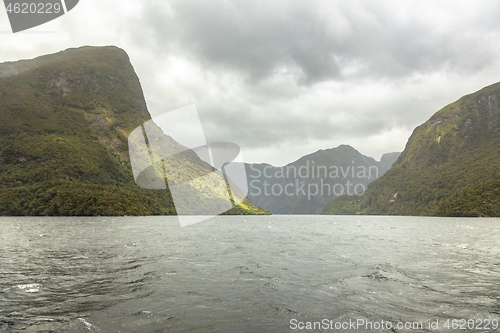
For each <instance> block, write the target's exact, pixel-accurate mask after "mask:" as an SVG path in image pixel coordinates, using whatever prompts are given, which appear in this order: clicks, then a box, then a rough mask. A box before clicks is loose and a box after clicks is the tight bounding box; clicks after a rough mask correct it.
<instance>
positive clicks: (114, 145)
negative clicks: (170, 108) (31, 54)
mask: <svg viewBox="0 0 500 333" xmlns="http://www.w3.org/2000/svg"><path fill="white" fill-rule="evenodd" d="M0 96H1V103H0V215H150V214H175V207H174V205H173V201H172V197H171V195H170V193H169V191H166V190H147V189H142V188H139V187H138V186H137V185H136V184H135V181H134V177H133V175H132V169H131V164H130V158H129V153H128V145H127V144H128V142H127V137H128V135H129V134H130V133H131V131H132V130H134V129H135V128H136V127H138V126H140V125H142V124H143V123H144V122H145V121H147V120H149V119H151V116H150V114H149V112H148V110H147V108H146V103H145V100H144V96H143V92H142V88H141V85H140V83H139V79H138V77H137V75H136V73H135V71H134V69H133V67H132V65H131V64H130V61H129V58H128V56H127V54H126V53H125V52H124V51H123V50H121V49H119V48H117V47H82V48H77V49H69V50H66V51H62V52H59V53H56V54H52V55H46V56H42V57H39V58H36V59H33V60H22V61H17V62H9V63H3V64H0ZM165 142H166V144H170V145H171V147H172V148H175V147H176V146H179V144H178V143H176V142H175V141H173V140H172V139H169V138H167V137H166V139H165ZM186 163H187V164H186V165H184V168H179V173H180V176H182V177H184V178H193V177H194V176H196V175H197V174H207V173H210V172H211V171H212V170H211V169H210V168H209V166H207V165H206V164H204V163H202V162H201V160H199V158H198V157H197V155H195V154H194V153H193V154H186ZM215 178H216V177H215ZM215 178H214V179H213V182H218V183H221V182H222V183H223V184H225V182H224V180H223V179H222V178H221V177H219V179H215ZM202 186H203V184H200V187H202ZM208 187H209V186H203V189H198V188H196V189H194V191H198V192H200V193H201V192H203V194H204V195H217V194H214V193H209V190H207V189H206V188H208ZM263 212H264V211H262V210H260V209H258V208H256V207H254V206H253V205H252V204H251V203H250V202H248V200H245V201H244V202H243V203H242V204H241V205H240V206H237V207H236V208H233V209H232V210H231V211H230V213H234V214H247V213H250V214H256V213H263Z"/></svg>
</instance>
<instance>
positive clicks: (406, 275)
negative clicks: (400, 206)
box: [0, 216, 500, 333]
mask: <svg viewBox="0 0 500 333" xmlns="http://www.w3.org/2000/svg"><path fill="white" fill-rule="evenodd" d="M0 227H1V230H2V232H1V233H0V332H111V333H113V332H142V333H147V332H188V331H189V332H290V331H293V330H292V329H291V327H290V321H291V320H294V319H295V320H296V322H304V323H306V322H315V321H321V320H323V319H328V320H333V321H335V322H347V321H349V319H351V320H357V319H365V320H370V321H372V322H380V321H381V320H384V321H391V322H405V321H411V322H423V323H425V325H424V327H423V329H421V330H405V329H402V330H394V331H396V332H406V331H413V332H434V331H439V332H441V331H442V332H453V331H461V332H463V330H458V329H457V330H454V329H452V328H449V329H447V328H444V327H442V326H441V327H440V328H439V329H429V328H426V324H427V323H428V321H429V320H430V319H433V320H435V319H439V320H440V325H443V324H444V322H445V320H447V319H450V320H451V319H490V320H492V319H498V318H499V317H500V287H499V286H500V219H466V218H464V219H454V218H429V217H383V216H376V217H375V216H219V217H216V218H213V219H210V220H208V221H205V222H202V223H199V224H196V225H192V226H189V227H185V228H181V227H179V224H178V222H177V219H176V218H175V217H122V218H118V217H117V218H111V217H95V218H90V217H89V218H83V217H68V218H54V217H44V218H40V217H38V218H31V217H20V218H8V217H4V218H1V219H0ZM311 331H314V332H320V331H322V332H323V331H330V330H328V329H323V330H321V329H316V330H311ZM332 331H335V330H332ZM337 331H343V330H337ZM357 331H361V332H362V331H372V330H367V329H362V328H360V329H358V330H357ZM373 331H379V332H389V331H390V330H387V329H378V330H375V329H374V330H373ZM466 331H475V332H488V331H493V329H483V330H466Z"/></svg>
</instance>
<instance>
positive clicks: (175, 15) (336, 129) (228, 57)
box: [0, 0, 500, 166]
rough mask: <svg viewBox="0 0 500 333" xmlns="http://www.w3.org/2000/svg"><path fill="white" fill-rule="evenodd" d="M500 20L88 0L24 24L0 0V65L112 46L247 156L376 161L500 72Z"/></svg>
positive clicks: (330, 4)
mask: <svg viewBox="0 0 500 333" xmlns="http://www.w3.org/2000/svg"><path fill="white" fill-rule="evenodd" d="M499 18H500V1H496V0H489V1H486V0H475V1H470V0H466V1H463V0H454V1H431V0H419V1H413V0H405V1H400V0H398V1H394V0H382V1H378V0H369V1H368V0H367V1H362V0H348V1H343V0H337V1H334V0H307V1H305V0H302V1H301V0H288V1H285V0H230V1H229V0H227V1H226V0H210V1H206V0H178V1H165V0H149V1H143V0H127V1H123V0H120V1H118V0H106V1H102V0H99V1H98V0H80V2H79V4H78V5H77V6H76V7H75V8H74V9H73V10H71V11H70V12H68V13H67V14H66V15H64V16H62V17H60V18H58V19H55V20H53V21H51V22H48V23H46V24H44V25H41V26H38V27H35V28H33V29H30V30H27V31H25V32H19V33H16V34H13V33H12V31H11V30H10V25H9V22H8V18H7V14H6V11H5V10H4V8H0V40H1V42H0V62H4V61H15V60H19V59H30V58H34V57H37V56H40V55H43V54H48V53H55V52H58V51H61V50H64V49H67V48H71V47H79V46H83V45H96V46H99V45H116V46H118V47H120V48H122V49H124V50H125V51H126V52H127V53H128V55H129V57H130V60H131V63H132V65H133V66H134V68H135V70H136V72H137V74H138V76H139V79H140V81H141V85H142V88H143V91H144V95H145V98H146V102H147V104H148V109H149V112H150V113H151V115H152V116H153V117H154V116H156V115H160V114H162V113H164V112H167V111H170V110H174V109H177V108H181V107H184V106H187V105H191V104H195V105H196V107H197V110H198V113H199V116H200V119H201V121H202V125H203V128H204V132H205V136H206V138H207V140H208V141H228V142H233V143H236V144H238V145H239V146H240V147H241V150H242V153H243V156H244V160H245V161H246V162H252V163H257V162H259V163H260V162H265V163H270V164H273V165H276V166H281V165H285V164H287V163H290V162H293V161H295V160H297V159H298V158H300V157H301V156H303V155H306V154H310V153H313V152H315V151H317V150H320V149H329V148H334V147H337V146H339V145H341V144H348V145H351V146H353V147H354V148H356V149H357V150H358V151H360V152H361V153H362V154H364V155H367V156H371V157H373V158H375V159H377V160H378V159H380V157H381V155H382V154H384V153H388V152H394V151H402V150H403V149H404V147H405V145H406V142H407V140H408V138H409V137H410V135H411V133H412V131H413V129H414V128H415V127H416V126H418V125H420V124H422V123H423V122H425V121H426V120H427V119H429V117H430V116H432V115H433V114H434V113H435V112H437V111H438V110H439V109H441V108H442V107H444V106H446V105H447V104H449V103H452V102H454V101H456V100H457V99H458V98H460V97H461V96H463V95H466V94H469V93H472V92H475V91H477V90H479V89H481V88H483V87H485V86H487V85H490V84H493V83H496V82H498V81H500V19H499ZM0 102H1V101H0Z"/></svg>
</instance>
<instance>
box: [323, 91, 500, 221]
mask: <svg viewBox="0 0 500 333" xmlns="http://www.w3.org/2000/svg"><path fill="white" fill-rule="evenodd" d="M499 166H500V83H497V84H493V85H491V86H488V87H486V88H484V89H481V90H479V91H478V92H475V93H473V94H470V95H467V96H464V97H462V98H460V99H459V100H458V101H456V102H454V103H452V104H450V105H448V106H446V107H444V108H443V109H441V110H440V111H438V112H437V113H436V114H434V115H433V116H432V117H431V118H430V119H429V120H428V121H427V122H425V123H424V124H422V125H420V126H419V127H417V128H416V129H415V130H414V132H413V134H412V135H411V137H410V139H409V140H408V143H407V145H406V148H405V150H404V151H403V153H402V154H401V156H400V157H399V159H398V161H397V162H396V163H395V164H394V166H393V167H392V169H391V170H389V171H388V172H387V173H386V174H385V175H384V176H383V177H381V178H380V179H378V180H377V181H375V182H373V184H372V185H371V186H370V187H369V189H368V191H367V192H366V194H365V195H363V196H361V197H358V198H346V197H342V198H339V199H337V200H334V201H332V202H331V203H330V204H329V205H328V206H327V207H325V209H324V210H323V212H324V213H327V214H400V215H445V216H498V214H499V213H500V212H499V211H498V207H499V206H500V197H499V195H498V191H494V190H493V189H494V186H493V184H497V183H498V180H499V179H500V173H499V171H498V169H499V168H498V167H499ZM481 189H482V190H481ZM472 193H475V194H474V195H472ZM479 193H481V195H479ZM479 198H480V199H479Z"/></svg>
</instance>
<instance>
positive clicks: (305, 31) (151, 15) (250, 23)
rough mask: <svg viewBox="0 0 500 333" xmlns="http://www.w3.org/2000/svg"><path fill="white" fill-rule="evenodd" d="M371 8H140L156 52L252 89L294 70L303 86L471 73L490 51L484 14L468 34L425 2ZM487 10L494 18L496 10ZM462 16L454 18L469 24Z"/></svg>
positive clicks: (292, 4) (238, 4)
mask: <svg viewBox="0 0 500 333" xmlns="http://www.w3.org/2000/svg"><path fill="white" fill-rule="evenodd" d="M350 3H354V4H355V5H350ZM377 4H378V5H375V4H373V2H368V1H357V2H356V1H354V2H347V1H338V2H337V1H336V2H332V1H325V2H322V1H308V2H301V1H287V2H284V1H262V0H257V1H247V0H234V1H225V0H214V1H197V0H181V1H174V2H172V3H171V10H172V12H173V17H171V16H170V14H168V15H167V14H165V13H163V14H162V12H161V9H160V10H159V9H158V8H157V7H152V5H151V7H148V6H147V5H146V9H145V12H144V15H145V16H146V19H147V21H148V22H150V24H151V27H152V29H153V33H154V36H155V40H156V42H157V43H158V45H157V46H158V47H159V48H164V49H168V50H169V51H170V50H171V49H172V48H175V49H178V50H182V52H183V53H185V55H186V56H190V57H192V58H193V59H196V60H197V61H199V62H201V63H203V64H204V66H206V68H207V69H214V68H215V69H231V70H235V71H239V72H241V73H242V74H243V75H245V76H247V77H248V78H249V79H250V82H251V83H253V84H255V83H258V82H260V81H261V80H263V79H265V78H267V77H269V76H272V75H275V74H276V73H279V71H280V70H282V69H288V70H290V71H292V72H294V73H295V74H296V80H297V81H298V82H300V83H305V84H312V83H316V82H321V81H328V80H346V79H349V78H350V77H351V76H353V75H354V76H358V77H361V76H363V77H366V76H372V77H377V78H381V77H404V76H408V75H411V74H413V73H427V72H432V71H436V70H443V69H444V70H449V69H457V70H465V71H466V70H471V71H475V70H478V68H482V67H484V66H485V65H486V64H487V62H488V59H490V57H491V56H492V55H493V54H494V53H495V52H496V51H497V48H496V46H495V45H496V44H495V43H493V41H492V40H491V38H490V37H489V33H490V32H491V29H492V28H493V27H494V28H496V29H497V31H498V25H495V24H494V23H493V22H494V21H493V18H494V17H495V15H493V14H491V13H490V14H489V16H488V17H490V18H489V19H487V20H485V21H484V22H475V23H476V24H477V25H478V26H479V28H481V27H483V29H481V30H480V31H478V34H475V33H472V32H470V31H468V30H467V27H466V26H461V24H460V22H459V21H458V22H455V23H453V24H454V26H453V27H450V28H451V29H445V28H446V27H445V28H443V27H442V26H441V25H442V24H447V23H446V22H444V23H443V22H435V21H433V19H434V17H426V16H425V15H426V12H424V11H423V10H424V9H426V8H427V7H426V4H427V3H426V2H422V4H421V5H415V8H414V9H411V6H407V5H405V4H401V3H396V2H388V1H382V2H381V4H382V5H380V4H379V2H377ZM443 6H444V5H443ZM448 6H449V5H448ZM399 7H403V8H410V9H409V10H406V12H405V13H406V15H407V17H405V18H404V19H401V18H398V17H397V13H398V9H399ZM452 9H453V8H452V7H446V6H445V7H444V8H441V9H440V8H437V9H435V11H437V12H439V10H443V11H446V10H452ZM488 9H489V10H490V11H492V12H495V13H496V17H499V15H500V7H499V6H498V5H490V6H489V8H488ZM169 10H170V9H169ZM324 11H326V12H328V13H331V15H326V14H324V13H323V12H324ZM420 11H422V12H420ZM451 12H452V13H453V11H451ZM164 14H165V15H164ZM467 15H468V14H467V13H465V14H463V15H461V16H458V17H457V20H460V19H461V18H462V17H464V20H465V19H467V20H475V19H476V18H475V17H474V16H473V15H472V14H471V15H472V16H471V17H468V16H467ZM338 22H340V23H339V24H337V23H338ZM488 29H489V30H488ZM483 32H484V34H483ZM486 34H487V35H486ZM471 53H472V54H471ZM474 55H475V56H477V57H476V58H475V57H473V56H474ZM349 65H354V66H355V67H356V68H357V69H356V70H355V72H354V73H350V72H348V71H346V70H345V69H346V68H347V67H348V66H349Z"/></svg>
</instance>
